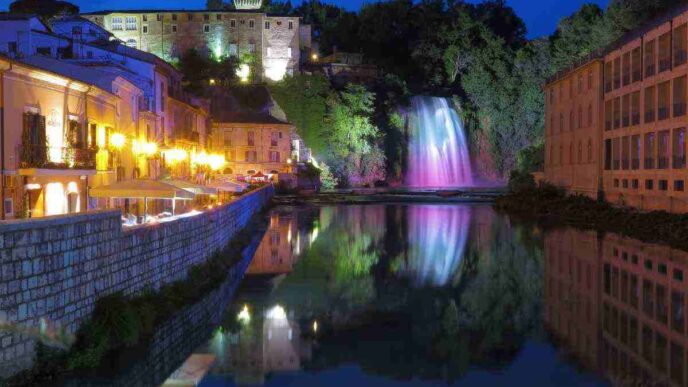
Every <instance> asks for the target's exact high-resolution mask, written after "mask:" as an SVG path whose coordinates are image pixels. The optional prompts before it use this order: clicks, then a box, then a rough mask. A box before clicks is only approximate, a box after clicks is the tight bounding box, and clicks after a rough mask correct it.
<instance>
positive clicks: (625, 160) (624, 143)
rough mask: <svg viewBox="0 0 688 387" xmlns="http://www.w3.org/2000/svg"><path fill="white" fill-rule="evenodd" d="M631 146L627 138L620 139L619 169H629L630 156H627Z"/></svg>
mask: <svg viewBox="0 0 688 387" xmlns="http://www.w3.org/2000/svg"><path fill="white" fill-rule="evenodd" d="M630 144H631V140H630V138H629V137H628V136H624V137H622V138H621V169H629V167H630V165H631V164H630V155H629V151H630V149H629V146H630Z"/></svg>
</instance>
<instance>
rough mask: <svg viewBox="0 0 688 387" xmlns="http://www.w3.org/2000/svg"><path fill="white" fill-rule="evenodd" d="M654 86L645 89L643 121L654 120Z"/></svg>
mask: <svg viewBox="0 0 688 387" xmlns="http://www.w3.org/2000/svg"><path fill="white" fill-rule="evenodd" d="M655 103H656V102H655V87H654V86H650V87H648V88H646V89H645V123H646V124H647V123H650V122H654V121H655Z"/></svg>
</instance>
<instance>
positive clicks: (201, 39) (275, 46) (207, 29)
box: [83, 10, 306, 80]
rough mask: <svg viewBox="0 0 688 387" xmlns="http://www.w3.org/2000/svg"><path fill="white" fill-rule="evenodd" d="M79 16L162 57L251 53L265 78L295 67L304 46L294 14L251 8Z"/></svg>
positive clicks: (115, 12)
mask: <svg viewBox="0 0 688 387" xmlns="http://www.w3.org/2000/svg"><path fill="white" fill-rule="evenodd" d="M83 17H84V18H87V19H88V20H90V21H92V22H94V23H96V24H98V25H100V26H102V27H104V28H105V29H106V30H107V31H109V32H111V33H112V34H113V35H114V36H115V37H117V38H118V39H119V40H121V41H122V42H124V43H125V44H126V45H127V46H129V47H134V48H138V49H140V50H143V51H146V52H150V53H152V54H155V55H157V56H158V57H160V58H162V59H164V60H173V59H175V58H179V57H181V56H182V55H183V54H184V53H186V52H187V51H188V50H190V49H196V50H198V51H200V52H201V54H206V55H211V56H213V57H214V58H221V57H226V56H236V57H239V58H244V57H245V56H246V55H252V56H255V59H256V61H257V66H259V68H260V69H261V71H258V72H257V73H258V74H259V75H260V76H261V78H263V77H264V78H265V79H267V80H279V79H281V78H282V77H283V76H284V75H285V74H293V73H295V72H297V71H298V67H299V62H300V51H301V49H302V48H304V47H303V46H302V44H301V41H300V40H301V39H300V18H299V17H291V16H272V15H267V14H265V13H261V12H259V11H253V10H236V11H211V10H207V11H189V10H144V11H141V10H137V11H103V12H95V13H90V14H84V15H83ZM304 43H306V42H304Z"/></svg>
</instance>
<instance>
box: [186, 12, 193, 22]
mask: <svg viewBox="0 0 688 387" xmlns="http://www.w3.org/2000/svg"><path fill="white" fill-rule="evenodd" d="M186 20H187V21H192V20H193V14H192V13H187V14H186Z"/></svg>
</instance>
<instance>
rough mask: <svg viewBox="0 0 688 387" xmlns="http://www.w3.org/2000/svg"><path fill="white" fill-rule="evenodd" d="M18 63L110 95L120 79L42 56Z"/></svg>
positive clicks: (28, 58)
mask: <svg viewBox="0 0 688 387" xmlns="http://www.w3.org/2000/svg"><path fill="white" fill-rule="evenodd" d="M17 61H18V62H20V63H26V64H28V65H29V66H32V67H35V68H38V69H41V70H45V71H49V72H51V73H54V74H58V75H62V76H64V77H66V78H71V79H75V80H77V81H81V82H84V83H86V84H89V85H93V86H96V87H98V88H100V89H102V90H105V91H107V92H109V93H112V82H113V81H114V80H115V79H117V77H118V75H117V74H112V73H107V72H104V71H99V70H94V69H92V68H87V67H83V66H79V65H74V64H70V63H67V62H64V61H60V60H57V59H53V58H49V57H47V56H42V55H33V56H29V57H26V58H21V59H19V60H17Z"/></svg>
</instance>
